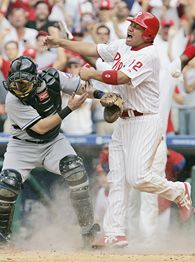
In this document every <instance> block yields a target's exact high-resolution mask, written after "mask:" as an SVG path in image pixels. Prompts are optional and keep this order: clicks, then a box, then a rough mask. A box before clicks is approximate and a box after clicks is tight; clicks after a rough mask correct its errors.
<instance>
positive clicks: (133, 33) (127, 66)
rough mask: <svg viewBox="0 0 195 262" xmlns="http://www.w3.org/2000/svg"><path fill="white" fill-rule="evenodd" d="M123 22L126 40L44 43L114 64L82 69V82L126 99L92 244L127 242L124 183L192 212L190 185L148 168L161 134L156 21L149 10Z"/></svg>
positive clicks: (184, 213) (187, 213) (186, 214)
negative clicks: (107, 87) (98, 232)
mask: <svg viewBox="0 0 195 262" xmlns="http://www.w3.org/2000/svg"><path fill="white" fill-rule="evenodd" d="M128 21H129V22H131V23H130V25H129V27H128V30H127V37H126V39H124V40H123V39H122V40H117V41H115V42H112V43H110V44H108V45H106V44H98V45H94V44H89V43H81V42H71V41H69V40H64V39H54V38H53V37H49V36H48V37H46V38H45V40H44V42H43V44H44V45H46V46H49V47H58V46H60V47H64V48H67V49H70V50H72V51H76V52H78V53H80V54H81V53H82V54H83V55H86V56H93V57H101V58H102V59H103V60H104V61H106V62H113V66H112V70H105V71H98V70H94V69H90V68H82V69H81V71H80V76H81V78H82V79H84V80H90V79H95V80H98V81H100V82H104V83H107V84H111V85H112V86H113V90H114V91H115V92H117V93H119V94H120V95H121V96H122V98H123V100H124V101H125V103H124V110H123V112H122V115H121V118H118V120H117V123H116V126H115V129H114V132H113V135H112V140H111V142H110V145H109V167H110V172H109V174H108V179H109V183H110V192H109V198H108V200H109V204H108V209H107V212H106V215H105V218H104V231H105V236H104V238H102V239H99V240H97V241H95V242H94V244H93V246H94V247H102V246H125V245H127V243H128V241H127V237H126V235H125V228H124V224H125V223H124V222H125V215H126V207H127V204H128V203H127V202H128V189H129V187H134V188H135V189H137V190H139V191H144V192H148V193H156V194H159V195H161V196H162V197H164V198H167V199H169V200H171V201H175V202H176V203H177V205H178V207H179V210H180V214H181V216H182V217H183V220H185V221H187V220H188V219H189V217H190V214H191V198H190V191H191V189H190V184H189V183H183V182H171V181H168V180H167V179H166V178H163V177H160V176H157V175H156V173H155V172H154V171H153V169H152V162H153V159H154V156H155V153H156V151H157V148H158V146H159V144H160V142H161V140H162V134H163V130H162V126H161V119H160V117H159V113H158V112H159V87H158V81H159V69H160V62H159V57H158V54H157V51H156V49H155V47H154V45H153V40H154V38H155V36H156V34H157V33H158V30H159V21H158V19H157V18H156V17H155V16H154V15H152V14H150V13H148V12H139V13H138V14H137V15H136V16H135V17H134V18H128Z"/></svg>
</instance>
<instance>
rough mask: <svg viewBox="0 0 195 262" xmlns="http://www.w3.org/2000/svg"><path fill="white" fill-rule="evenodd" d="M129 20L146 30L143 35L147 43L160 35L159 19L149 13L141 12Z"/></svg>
mask: <svg viewBox="0 0 195 262" xmlns="http://www.w3.org/2000/svg"><path fill="white" fill-rule="evenodd" d="M127 20H128V21H130V22H133V23H135V24H138V25H140V26H142V27H143V28H145V30H144V32H143V35H142V36H143V39H144V41H145V42H151V41H153V40H154V38H155V36H156V35H157V33H158V30H159V26H160V23H159V21H158V19H157V17H156V16H154V15H153V14H151V13H149V12H139V13H138V14H137V15H136V16H135V17H128V18H127Z"/></svg>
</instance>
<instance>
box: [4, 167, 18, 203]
mask: <svg viewBox="0 0 195 262" xmlns="http://www.w3.org/2000/svg"><path fill="white" fill-rule="evenodd" d="M21 187H22V176H21V174H20V173H19V172H18V171H16V170H14V169H5V170H3V171H2V172H1V173H0V200H4V201H15V200H16V198H17V195H18V193H19V192H20V190H21Z"/></svg>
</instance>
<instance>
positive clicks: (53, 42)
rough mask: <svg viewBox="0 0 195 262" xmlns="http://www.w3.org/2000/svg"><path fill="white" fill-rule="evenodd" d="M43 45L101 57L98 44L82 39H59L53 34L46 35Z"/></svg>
mask: <svg viewBox="0 0 195 262" xmlns="http://www.w3.org/2000/svg"><path fill="white" fill-rule="evenodd" d="M43 46H47V47H49V48H57V47H63V48H66V49H68V50H71V51H73V52H76V53H79V54H81V55H84V56H91V57H96V58H98V57H99V54H98V52H97V48H96V44H91V43H84V42H80V41H71V40H67V39H63V38H60V39H57V38H54V37H53V36H46V37H45V38H44V40H43Z"/></svg>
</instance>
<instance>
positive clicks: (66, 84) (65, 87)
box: [58, 71, 81, 95]
mask: <svg viewBox="0 0 195 262" xmlns="http://www.w3.org/2000/svg"><path fill="white" fill-rule="evenodd" d="M58 73H59V77H60V87H61V90H62V91H63V92H64V93H66V94H69V95H71V94H72V93H73V92H77V90H78V89H79V86H80V81H81V79H80V77H79V76H75V75H72V74H68V73H63V72H61V71H58Z"/></svg>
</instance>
